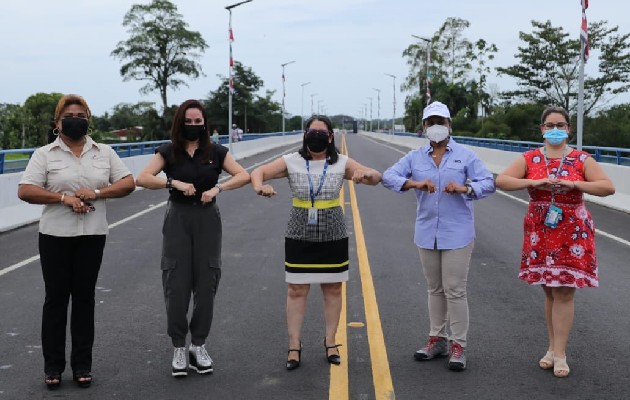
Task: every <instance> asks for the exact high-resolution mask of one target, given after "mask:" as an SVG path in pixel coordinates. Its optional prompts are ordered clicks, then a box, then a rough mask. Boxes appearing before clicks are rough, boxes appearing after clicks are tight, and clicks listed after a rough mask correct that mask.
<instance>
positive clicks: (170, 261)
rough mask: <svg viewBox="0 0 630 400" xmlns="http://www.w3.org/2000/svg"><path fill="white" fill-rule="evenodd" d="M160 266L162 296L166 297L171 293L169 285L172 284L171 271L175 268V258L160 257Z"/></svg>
mask: <svg viewBox="0 0 630 400" xmlns="http://www.w3.org/2000/svg"><path fill="white" fill-rule="evenodd" d="M160 268H161V269H162V287H163V289H164V297H165V298H166V299H168V298H169V295H170V294H171V287H172V286H173V285H172V284H171V281H172V279H173V272H174V271H175V268H177V260H176V259H174V258H167V257H162V262H161V264H160ZM167 301H168V300H167Z"/></svg>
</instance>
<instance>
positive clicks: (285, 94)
mask: <svg viewBox="0 0 630 400" xmlns="http://www.w3.org/2000/svg"><path fill="white" fill-rule="evenodd" d="M294 62H295V61H289V62H286V63H284V64H280V66H282V136H284V131H285V129H284V98H285V97H287V92H286V90H285V89H284V81H285V79H284V67H286V66H287V65H289V64H293V63H294Z"/></svg>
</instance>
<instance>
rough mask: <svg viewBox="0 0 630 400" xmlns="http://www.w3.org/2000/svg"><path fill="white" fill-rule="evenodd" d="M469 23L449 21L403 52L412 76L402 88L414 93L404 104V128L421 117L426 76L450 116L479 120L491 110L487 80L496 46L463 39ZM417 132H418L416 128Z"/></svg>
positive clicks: (424, 98) (481, 41)
mask: <svg viewBox="0 0 630 400" xmlns="http://www.w3.org/2000/svg"><path fill="white" fill-rule="evenodd" d="M469 26H470V23H469V22H468V21H466V20H464V19H461V18H454V17H451V18H447V19H446V21H445V22H444V23H443V24H442V26H441V27H440V29H438V31H437V32H435V34H434V35H433V37H432V38H431V43H430V44H428V43H426V42H424V41H422V42H420V43H412V44H411V45H410V46H409V47H407V49H405V51H404V52H403V57H405V58H406V59H407V65H409V75H408V76H407V78H406V79H405V81H404V82H403V84H402V85H401V88H402V89H403V90H405V91H409V92H412V93H413V92H415V91H416V88H417V90H418V94H411V95H410V96H409V97H407V100H406V101H405V118H404V120H405V126H406V127H407V129H409V128H412V127H413V125H416V124H417V123H416V121H417V116H418V115H421V114H422V112H421V111H422V108H420V109H419V107H418V106H419V105H420V104H423V105H424V104H426V100H427V97H426V84H425V83H424V82H425V80H426V76H427V75H429V76H430V77H431V86H430V89H431V99H432V100H439V101H441V102H443V103H445V104H446V105H447V106H448V107H449V110H450V111H451V115H456V114H458V113H460V112H461V111H462V110H465V113H466V116H467V118H472V119H476V118H477V114H478V112H479V111H478V110H479V109H480V108H481V109H482V110H484V114H488V113H490V112H491V111H492V107H493V99H492V97H491V95H490V94H489V93H488V92H487V88H486V81H487V75H488V74H489V73H490V68H489V67H488V65H487V62H488V61H489V60H492V59H494V54H495V53H496V52H497V47H496V45H494V44H491V43H488V42H487V41H486V40H484V39H478V40H477V41H475V42H474V43H473V42H471V41H470V40H468V39H467V38H466V37H465V36H464V31H465V30H466V29H467V28H468V27H469ZM427 45H429V46H430V54H431V63H430V68H429V70H428V71H427V62H426V61H427V57H426V51H427V47H426V46H427ZM417 99H420V100H421V101H418V100H417ZM414 130H415V129H414Z"/></svg>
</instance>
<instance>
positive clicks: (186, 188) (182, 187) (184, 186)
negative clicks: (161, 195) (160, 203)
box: [171, 179, 197, 196]
mask: <svg viewBox="0 0 630 400" xmlns="http://www.w3.org/2000/svg"><path fill="white" fill-rule="evenodd" d="M171 185H172V186H173V187H174V188H175V189H177V190H179V191H180V192H182V193H184V196H194V195H195V193H196V192H197V190H196V189H195V185H193V184H192V183H186V182H182V181H176V180H174V179H173V181H172V182H171Z"/></svg>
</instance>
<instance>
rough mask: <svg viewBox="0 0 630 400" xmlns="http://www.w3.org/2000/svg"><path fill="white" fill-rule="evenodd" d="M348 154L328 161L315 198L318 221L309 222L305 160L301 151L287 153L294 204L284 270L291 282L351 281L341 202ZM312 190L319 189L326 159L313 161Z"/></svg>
mask: <svg viewBox="0 0 630 400" xmlns="http://www.w3.org/2000/svg"><path fill="white" fill-rule="evenodd" d="M347 160H348V157H347V156H344V155H341V154H340V155H339V159H338V160H337V162H336V163H334V164H329V165H328V167H327V170H326V176H325V178H324V184H323V186H322V189H321V191H320V192H319V193H318V194H317V196H316V197H315V205H314V206H315V208H317V224H313V225H311V224H308V223H307V221H308V210H309V208H311V206H312V204H311V198H310V190H309V182H308V172H307V169H306V160H305V159H304V158H303V157H302V156H301V155H300V154H299V153H297V152H296V153H292V154H288V155H286V156H284V161H285V163H286V165H287V170H288V173H289V186H290V187H291V194H292V196H293V201H292V204H293V207H292V209H291V214H290V215H289V223H288V225H287V231H286V234H285V246H284V248H285V271H286V281H287V282H288V283H295V284H304V283H332V282H345V281H347V280H348V265H349V263H348V232H347V230H346V223H345V220H344V214H343V211H342V209H341V204H340V203H339V193H340V191H341V186H342V184H343V180H344V174H345V169H346V161H347ZM309 163H310V174H311V179H312V182H313V191H314V192H317V189H318V188H319V185H320V181H321V179H322V172H323V169H324V163H325V161H324V160H321V161H319V160H318V161H313V160H310V161H309Z"/></svg>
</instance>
